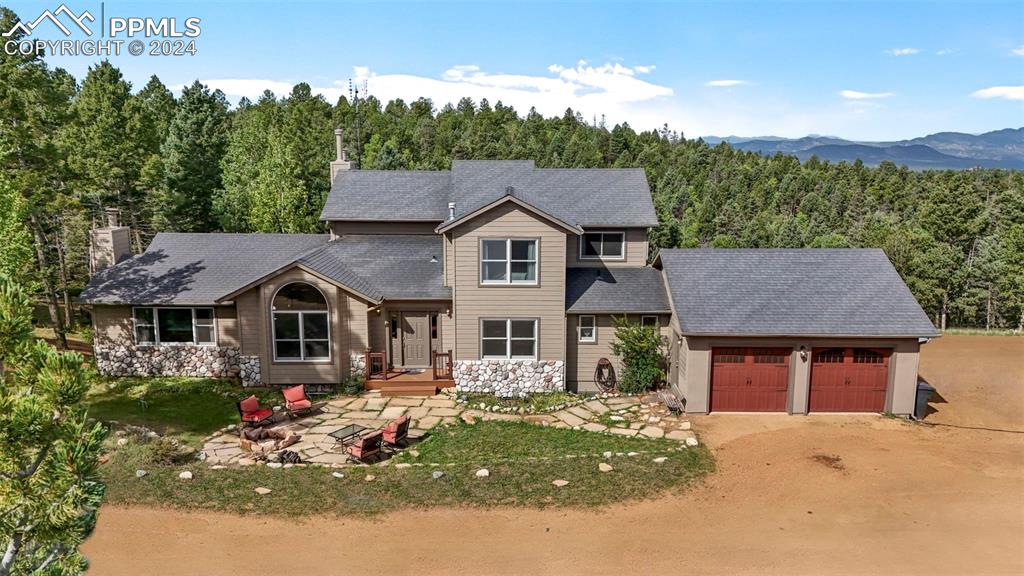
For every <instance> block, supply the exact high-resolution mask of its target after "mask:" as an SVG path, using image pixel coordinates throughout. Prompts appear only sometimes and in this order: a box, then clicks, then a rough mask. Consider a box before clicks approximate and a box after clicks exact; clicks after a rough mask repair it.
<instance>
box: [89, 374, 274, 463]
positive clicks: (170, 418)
mask: <svg viewBox="0 0 1024 576" xmlns="http://www.w3.org/2000/svg"><path fill="white" fill-rule="evenodd" d="M253 393H255V394H256V396H258V397H259V398H260V401H261V402H262V403H264V404H265V405H272V404H275V403H280V402H281V392H280V391H278V390H271V389H257V390H248V389H247V390H243V389H242V387H241V386H240V385H239V384H238V383H237V382H232V381H228V380H218V379H213V378H184V377H138V378H97V379H96V383H95V384H94V385H93V387H92V389H91V390H90V392H89V395H88V397H87V399H86V404H87V406H88V409H89V416H90V417H92V418H96V419H98V420H103V421H108V420H116V421H117V422H120V423H122V424H134V425H137V426H145V427H147V428H150V429H152V430H156V431H157V432H159V433H160V434H171V435H174V436H177V437H178V438H179V439H181V440H182V441H184V442H186V443H189V444H192V445H196V446H197V447H198V442H199V441H200V440H201V439H202V438H203V437H205V436H208V435H209V434H211V433H212V432H214V431H215V430H218V429H220V428H223V427H224V426H227V425H228V424H233V423H237V422H238V409H237V408H236V407H235V402H237V401H238V400H241V399H242V398H243V397H245V396H248V395H249V394H253Z"/></svg>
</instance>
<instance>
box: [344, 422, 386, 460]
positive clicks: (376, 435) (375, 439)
mask: <svg viewBox="0 0 1024 576" xmlns="http://www.w3.org/2000/svg"><path fill="white" fill-rule="evenodd" d="M382 434H383V432H381V431H380V430H377V431H376V432H370V433H369V434H365V435H363V436H362V437H360V438H359V439H358V440H356V441H355V443H354V444H352V445H351V446H346V447H345V452H348V456H349V458H351V459H353V460H356V461H358V462H362V461H365V460H367V459H368V458H371V457H373V456H377V455H378V454H380V444H381V440H382V439H383V438H382Z"/></svg>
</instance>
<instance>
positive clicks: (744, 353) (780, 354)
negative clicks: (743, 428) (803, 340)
mask: <svg viewBox="0 0 1024 576" xmlns="http://www.w3.org/2000/svg"><path fill="white" fill-rule="evenodd" d="M791 351H792V350H791V349H785V348H713V349H712V350H711V361H712V368H711V411H712V412H785V411H786V394H787V392H788V391H789V356H790V353H791Z"/></svg>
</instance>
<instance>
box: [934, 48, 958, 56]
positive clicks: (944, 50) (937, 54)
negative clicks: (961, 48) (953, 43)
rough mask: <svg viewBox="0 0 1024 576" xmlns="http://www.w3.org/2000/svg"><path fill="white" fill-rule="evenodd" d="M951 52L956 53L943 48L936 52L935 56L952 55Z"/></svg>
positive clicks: (950, 49)
mask: <svg viewBox="0 0 1024 576" xmlns="http://www.w3.org/2000/svg"><path fill="white" fill-rule="evenodd" d="M953 52H956V50H953V49H952V48H943V49H942V50H936V51H935V55H936V56H946V55H947V54H952V53H953Z"/></svg>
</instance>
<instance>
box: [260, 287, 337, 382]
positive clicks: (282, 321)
mask: <svg viewBox="0 0 1024 576" xmlns="http://www.w3.org/2000/svg"><path fill="white" fill-rule="evenodd" d="M271 310H272V311H273V319H274V359H275V360H282V361H286V362H301V361H303V360H329V359H330V357H331V329H330V319H329V316H328V310H327V299H326V298H324V295H323V294H321V293H320V291H319V290H317V289H316V288H315V287H314V286H310V285H309V284H306V283H303V282H294V283H292V284H288V285H287V286H284V287H283V288H281V289H280V290H278V291H277V294H276V295H275V296H274V301H273V303H272V305H271Z"/></svg>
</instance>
